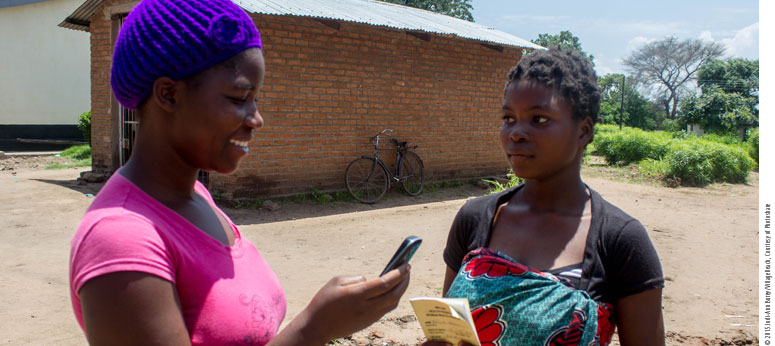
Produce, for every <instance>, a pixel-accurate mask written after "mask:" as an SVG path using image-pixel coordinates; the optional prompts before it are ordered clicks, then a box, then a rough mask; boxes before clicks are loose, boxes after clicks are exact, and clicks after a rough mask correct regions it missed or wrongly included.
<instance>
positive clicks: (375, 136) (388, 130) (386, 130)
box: [371, 129, 393, 147]
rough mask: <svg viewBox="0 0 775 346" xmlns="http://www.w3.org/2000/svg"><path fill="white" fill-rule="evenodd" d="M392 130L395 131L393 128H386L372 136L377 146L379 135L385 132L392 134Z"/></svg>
mask: <svg viewBox="0 0 775 346" xmlns="http://www.w3.org/2000/svg"><path fill="white" fill-rule="evenodd" d="M391 132H393V130H391V129H384V130H382V131H380V132H379V133H378V134H376V135H374V136H373V137H371V142H372V143H373V144H374V146H375V147H376V146H377V145H379V136H381V135H383V134H385V133H387V134H390V133H391Z"/></svg>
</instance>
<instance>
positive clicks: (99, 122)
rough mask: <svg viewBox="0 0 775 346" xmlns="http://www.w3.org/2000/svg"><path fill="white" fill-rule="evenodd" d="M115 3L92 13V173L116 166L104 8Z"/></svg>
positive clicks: (108, 38) (108, 28) (108, 25)
mask: <svg viewBox="0 0 775 346" xmlns="http://www.w3.org/2000/svg"><path fill="white" fill-rule="evenodd" d="M116 2H118V1H116V0H109V1H105V3H104V4H103V5H102V6H101V7H100V8H98V9H97V11H95V15H94V17H93V18H92V21H91V27H90V32H91V146H92V170H94V171H97V172H113V171H114V170H116V169H117V168H118V167H116V165H117V163H118V158H117V157H116V155H117V153H118V151H117V148H118V138H117V137H116V136H115V135H114V134H113V133H114V132H115V131H114V127H115V125H116V122H117V121H116V120H115V119H113V115H112V114H111V104H112V102H115V101H114V100H113V96H112V93H111V91H110V64H111V62H112V54H113V42H112V38H111V21H110V19H109V18H106V17H105V14H104V8H106V7H107V6H110V5H112V4H114V3H116Z"/></svg>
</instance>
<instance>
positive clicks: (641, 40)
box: [625, 36, 657, 54]
mask: <svg viewBox="0 0 775 346" xmlns="http://www.w3.org/2000/svg"><path fill="white" fill-rule="evenodd" d="M656 40H657V39H656V38H649V37H644V36H636V37H633V38H632V39H630V40H629V41H628V42H627V48H625V52H627V53H628V54H629V52H632V51H634V50H636V49H638V48H640V47H641V46H643V45H644V44H646V43H651V42H654V41H656Z"/></svg>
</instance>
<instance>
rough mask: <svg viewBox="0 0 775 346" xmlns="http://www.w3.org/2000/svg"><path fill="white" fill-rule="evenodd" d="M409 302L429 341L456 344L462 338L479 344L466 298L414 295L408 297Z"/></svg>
mask: <svg viewBox="0 0 775 346" xmlns="http://www.w3.org/2000/svg"><path fill="white" fill-rule="evenodd" d="M409 302H410V303H411V304H412V309H414V314H415V315H417V321H418V322H420V326H422V331H423V332H424V333H425V337H426V338H427V339H428V340H429V341H443V342H449V343H451V344H452V345H457V343H458V342H460V340H463V341H465V342H467V343H469V344H471V345H474V346H480V343H479V338H478V337H477V334H476V327H475V326H474V318H473V317H471V308H470V307H469V306H468V299H465V298H433V297H415V298H411V299H409Z"/></svg>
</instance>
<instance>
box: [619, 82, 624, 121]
mask: <svg viewBox="0 0 775 346" xmlns="http://www.w3.org/2000/svg"><path fill="white" fill-rule="evenodd" d="M619 92H621V93H622V104H621V106H620V108H619V130H621V129H622V123H624V74H622V87H621V89H619Z"/></svg>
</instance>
